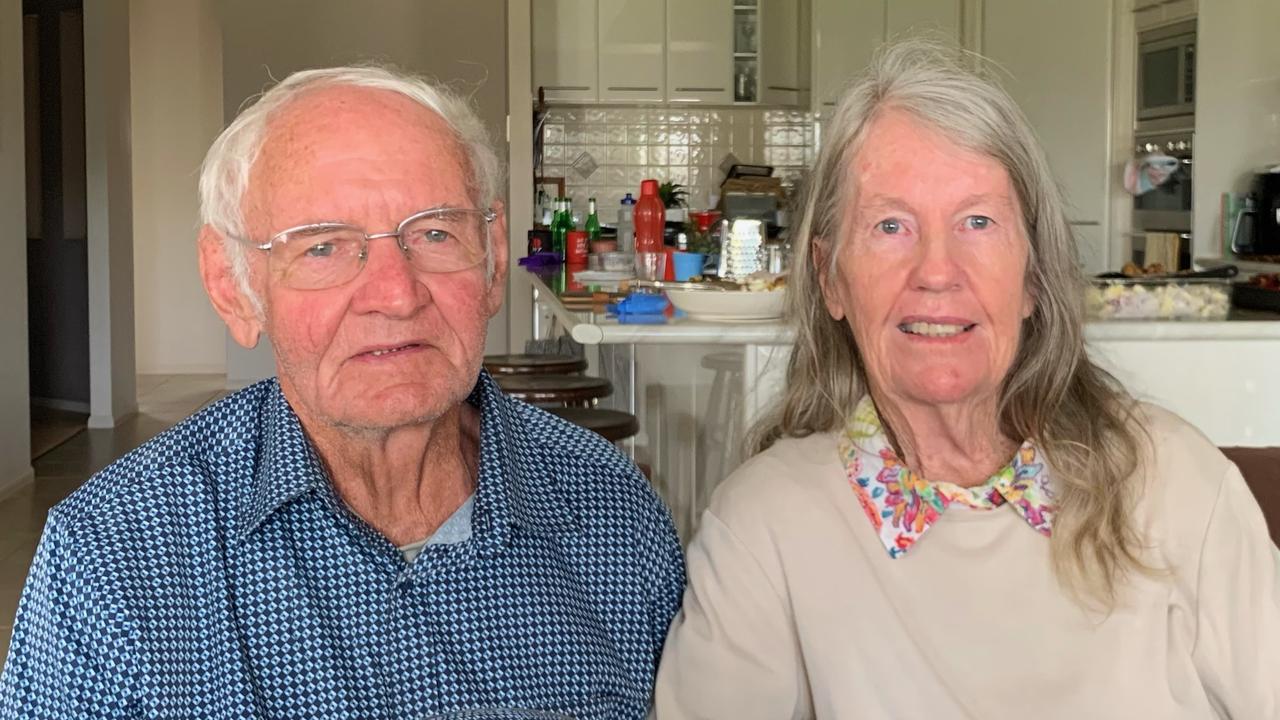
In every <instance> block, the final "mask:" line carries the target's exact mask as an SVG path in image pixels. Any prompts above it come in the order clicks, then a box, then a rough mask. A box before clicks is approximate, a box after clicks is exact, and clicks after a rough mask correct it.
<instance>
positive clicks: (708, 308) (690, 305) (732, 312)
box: [667, 288, 787, 322]
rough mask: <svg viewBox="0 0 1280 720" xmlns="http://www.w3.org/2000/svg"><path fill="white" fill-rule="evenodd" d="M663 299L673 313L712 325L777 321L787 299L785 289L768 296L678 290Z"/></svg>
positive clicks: (743, 291)
mask: <svg viewBox="0 0 1280 720" xmlns="http://www.w3.org/2000/svg"><path fill="white" fill-rule="evenodd" d="M667 297H668V298H669V299H670V300H671V304H672V305H675V306H676V308H677V309H680V310H683V311H685V312H686V313H688V314H689V317H691V318H693V319H694V320H709V321H712V322H752V321H757V320H777V319H778V318H780V317H782V308H783V304H784V301H785V299H786V297H787V291H786V290H785V289H779V290H770V291H768V292H750V291H747V290H729V291H726V292H715V291H711V290H680V289H677V288H668V289H667Z"/></svg>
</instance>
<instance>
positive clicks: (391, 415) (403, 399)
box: [325, 385, 466, 433]
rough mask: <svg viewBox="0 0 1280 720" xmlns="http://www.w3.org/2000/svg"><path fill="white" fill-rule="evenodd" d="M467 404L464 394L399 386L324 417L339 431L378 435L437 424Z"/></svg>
mask: <svg viewBox="0 0 1280 720" xmlns="http://www.w3.org/2000/svg"><path fill="white" fill-rule="evenodd" d="M465 400H466V394H465V393H463V394H462V395H461V396H460V397H453V393H448V392H445V391H444V390H443V389H441V388H429V387H423V386H421V385H409V386H398V387H395V388H390V389H387V390H384V391H380V392H376V393H370V394H367V395H360V396H356V397H351V398H348V399H347V400H346V401H345V402H342V403H340V404H339V406H337V407H334V408H332V410H331V412H329V413H325V414H326V415H328V416H329V419H330V422H332V424H333V425H335V426H336V427H339V428H343V429H347V430H352V431H363V432H375V433H377V432H386V431H390V430H395V429H397V428H402V427H408V426H411V425H422V424H426V423H431V422H434V421H436V420H438V419H440V418H441V417H443V416H445V415H447V414H448V413H449V412H450V411H451V410H453V409H454V408H455V407H457V405H458V404H459V403H460V402H465Z"/></svg>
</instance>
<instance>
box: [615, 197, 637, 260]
mask: <svg viewBox="0 0 1280 720" xmlns="http://www.w3.org/2000/svg"><path fill="white" fill-rule="evenodd" d="M635 211H636V199H635V198H633V197H631V193H627V196H626V197H624V198H622V206H621V207H619V208H618V250H619V251H621V252H634V251H635V249H636V238H635V235H636V226H635Z"/></svg>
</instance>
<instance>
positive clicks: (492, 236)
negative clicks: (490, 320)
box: [487, 200, 511, 317]
mask: <svg viewBox="0 0 1280 720" xmlns="http://www.w3.org/2000/svg"><path fill="white" fill-rule="evenodd" d="M493 211H494V212H495V213H497V214H498V217H496V218H494V220H493V222H492V223H490V224H489V255H490V257H491V258H493V277H492V278H490V280H489V295H488V298H487V300H488V303H489V317H493V316H494V315H496V314H497V313H498V310H500V309H502V303H503V301H505V300H506V296H507V273H508V271H509V268H508V267H507V262H508V261H509V259H510V256H511V252H510V247H509V245H508V243H509V242H510V240H509V238H507V209H506V207H504V206H503V204H502V201H500V200H499V201H497V202H495V203H494V204H493Z"/></svg>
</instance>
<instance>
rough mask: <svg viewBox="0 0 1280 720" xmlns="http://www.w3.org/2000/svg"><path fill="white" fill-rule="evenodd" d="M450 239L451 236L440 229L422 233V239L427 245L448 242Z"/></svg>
mask: <svg viewBox="0 0 1280 720" xmlns="http://www.w3.org/2000/svg"><path fill="white" fill-rule="evenodd" d="M450 237H452V236H451V235H450V234H449V231H448V230H441V229H440V228H429V229H427V230H424V231H423V233H422V239H423V240H426V241H427V242H429V243H442V242H448V241H449V238H450Z"/></svg>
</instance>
